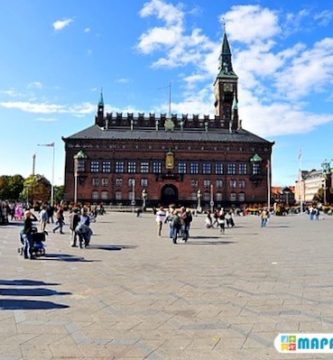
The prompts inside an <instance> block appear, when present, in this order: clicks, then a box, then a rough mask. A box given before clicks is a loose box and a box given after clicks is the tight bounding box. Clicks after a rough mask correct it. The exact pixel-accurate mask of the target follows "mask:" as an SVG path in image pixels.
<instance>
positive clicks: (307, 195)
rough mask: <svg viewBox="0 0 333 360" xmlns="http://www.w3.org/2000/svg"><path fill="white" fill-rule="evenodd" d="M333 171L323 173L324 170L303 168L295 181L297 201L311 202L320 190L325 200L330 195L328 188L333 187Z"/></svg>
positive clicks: (324, 200)
mask: <svg viewBox="0 0 333 360" xmlns="http://www.w3.org/2000/svg"><path fill="white" fill-rule="evenodd" d="M332 177H333V173H332V172H331V170H330V171H329V173H327V174H325V173H323V170H315V169H314V170H311V171H306V170H302V171H300V172H299V175H298V179H297V181H296V183H295V200H296V201H297V202H299V203H300V202H306V203H311V202H312V201H314V200H315V199H316V196H317V195H318V193H320V191H322V192H323V202H324V203H326V197H327V200H329V199H328V198H329V197H330V196H329V194H328V190H329V189H330V188H331V187H332Z"/></svg>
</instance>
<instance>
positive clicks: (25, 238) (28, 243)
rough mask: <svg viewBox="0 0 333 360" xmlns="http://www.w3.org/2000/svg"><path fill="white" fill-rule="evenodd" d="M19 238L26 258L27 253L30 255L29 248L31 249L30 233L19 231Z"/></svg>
mask: <svg viewBox="0 0 333 360" xmlns="http://www.w3.org/2000/svg"><path fill="white" fill-rule="evenodd" d="M21 238H22V240H23V254H24V257H25V258H28V257H29V255H30V257H31V249H32V235H31V234H25V233H21Z"/></svg>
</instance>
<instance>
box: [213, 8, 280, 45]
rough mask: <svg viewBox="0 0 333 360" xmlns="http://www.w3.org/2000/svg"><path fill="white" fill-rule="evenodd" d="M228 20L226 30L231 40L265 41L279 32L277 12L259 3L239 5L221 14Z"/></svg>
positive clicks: (223, 18)
mask: <svg viewBox="0 0 333 360" xmlns="http://www.w3.org/2000/svg"><path fill="white" fill-rule="evenodd" d="M223 20H224V21H225V22H226V30H227V33H228V35H230V40H233V41H240V42H242V43H245V44H251V43H255V42H260V41H264V40H267V39H270V38H271V37H273V36H275V35H277V34H279V33H280V32H281V29H280V27H279V25H278V16H277V14H276V12H274V11H272V10H269V9H267V8H262V7H261V6H259V5H237V6H233V7H232V8H231V10H230V11H228V12H227V13H226V14H224V15H223V16H221V18H220V21H221V22H223Z"/></svg>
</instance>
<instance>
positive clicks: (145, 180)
mask: <svg viewBox="0 0 333 360" xmlns="http://www.w3.org/2000/svg"><path fill="white" fill-rule="evenodd" d="M141 186H142V187H147V186H148V179H143V178H142V179H141Z"/></svg>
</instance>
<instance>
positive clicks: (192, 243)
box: [186, 239, 237, 246]
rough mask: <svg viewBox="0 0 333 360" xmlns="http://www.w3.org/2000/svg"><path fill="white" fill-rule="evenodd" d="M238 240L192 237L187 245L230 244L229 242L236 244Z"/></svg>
mask: <svg viewBox="0 0 333 360" xmlns="http://www.w3.org/2000/svg"><path fill="white" fill-rule="evenodd" d="M236 243H237V241H227V240H225V241H223V240H220V241H191V239H189V241H188V242H187V243H186V246H188V245H229V244H236Z"/></svg>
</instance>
